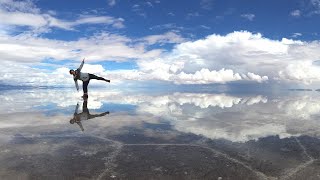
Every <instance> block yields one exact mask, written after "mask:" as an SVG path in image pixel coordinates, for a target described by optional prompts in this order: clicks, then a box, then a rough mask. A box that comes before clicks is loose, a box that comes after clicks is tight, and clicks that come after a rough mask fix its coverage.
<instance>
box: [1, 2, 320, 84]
mask: <svg viewBox="0 0 320 180" xmlns="http://www.w3.org/2000/svg"><path fill="white" fill-rule="evenodd" d="M319 17H320V0H280V1H276V0H268V1H267V0H264V1H248V0H242V1H239V0H188V1H185V0H176V1H172V0H171V1H169V0H146V1H137V0H130V1H129V0H90V1H89V0H77V1H75V0H70V1H62V0H55V1H49V0H27V1H17V0H0V19H1V21H0V60H1V64H0V76H1V77H2V78H1V80H0V83H1V84H10V85H32V86H73V84H74V83H73V80H72V77H71V76H70V75H69V74H68V71H69V69H76V68H77V67H78V66H79V65H80V62H81V60H82V59H83V58H85V65H84V68H83V70H82V71H83V72H89V73H94V74H97V75H99V76H103V77H105V78H107V79H111V84H112V85H113V86H121V85H125V84H126V85H127V84H162V85H163V84H167V85H169V84H170V85H211V84H225V85H228V84H232V83H240V84H257V85H261V84H267V85H268V86H272V85H279V86H288V87H289V86H299V87H318V86H319V85H320V67H319V66H320V54H319V52H318V51H319V48H320V42H319V38H320V33H319V32H318V31H319V29H320V24H319V23H317V22H319Z"/></svg>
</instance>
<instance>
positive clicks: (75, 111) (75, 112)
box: [74, 103, 79, 115]
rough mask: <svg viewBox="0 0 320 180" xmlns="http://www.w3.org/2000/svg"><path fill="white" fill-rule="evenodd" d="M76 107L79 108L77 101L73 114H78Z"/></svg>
mask: <svg viewBox="0 0 320 180" xmlns="http://www.w3.org/2000/svg"><path fill="white" fill-rule="evenodd" d="M78 109H79V103H77V106H76V109H75V110H74V114H75V115H76V114H78Z"/></svg>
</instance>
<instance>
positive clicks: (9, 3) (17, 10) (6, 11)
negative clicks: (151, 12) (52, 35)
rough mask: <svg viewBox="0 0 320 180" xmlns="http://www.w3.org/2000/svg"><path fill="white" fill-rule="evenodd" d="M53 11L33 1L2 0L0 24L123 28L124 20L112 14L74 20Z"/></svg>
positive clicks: (0, 2)
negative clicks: (42, 8) (64, 17)
mask: <svg viewBox="0 0 320 180" xmlns="http://www.w3.org/2000/svg"><path fill="white" fill-rule="evenodd" d="M51 12H52V11H48V13H43V12H41V11H40V9H38V8H37V7H36V6H35V5H34V4H33V2H32V1H25V2H23V1H13V0H2V1H0V19H1V21H0V24H1V25H6V26H27V27H30V28H34V29H39V28H52V27H56V28H61V29H64V30H74V27H75V26H78V25H81V24H106V25H110V26H112V27H114V28H123V27H124V24H123V22H124V20H123V19H122V18H114V17H110V16H87V17H85V16H82V17H81V16H80V17H79V18H78V19H75V20H73V21H70V20H64V19H58V18H55V17H53V16H54V14H53V13H51Z"/></svg>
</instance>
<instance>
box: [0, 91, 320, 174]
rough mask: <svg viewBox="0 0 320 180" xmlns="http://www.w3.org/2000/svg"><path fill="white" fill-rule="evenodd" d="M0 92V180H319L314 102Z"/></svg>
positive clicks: (296, 97)
mask: <svg viewBox="0 0 320 180" xmlns="http://www.w3.org/2000/svg"><path fill="white" fill-rule="evenodd" d="M90 94H91V96H90V97H89V98H88V100H83V99H81V98H80V95H79V94H75V93H74V92H73V91H71V90H70V91H69V90H25V91H22V90H11V91H1V92H0V102H1V103H0V161H1V163H0V177H1V179H112V178H114V179H305V178H306V177H307V179H320V161H319V158H320V140H319V137H320V126H319V121H320V120H319V119H320V118H319V117H320V103H319V102H320V94H319V93H318V92H289V91H288V92H285V93H279V94H272V95H261V94H252V95H248V94H245V95H237V94H222V93H221V94H213V93H182V92H175V93H162V94H161V93H158V94H156V93H153V94H148V93H132V92H131V93H130V92H120V91H102V90H94V91H92V92H91V93H90Z"/></svg>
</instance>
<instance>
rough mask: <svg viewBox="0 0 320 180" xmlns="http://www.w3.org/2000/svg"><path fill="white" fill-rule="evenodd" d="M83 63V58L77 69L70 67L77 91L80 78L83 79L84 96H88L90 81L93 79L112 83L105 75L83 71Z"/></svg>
mask: <svg viewBox="0 0 320 180" xmlns="http://www.w3.org/2000/svg"><path fill="white" fill-rule="evenodd" d="M83 64H84V59H83V60H82V62H81V64H80V66H79V68H78V69H76V70H73V69H70V70H69V73H70V74H71V75H73V80H74V82H75V85H76V88H77V91H79V85H78V80H81V81H82V89H83V96H82V97H84V98H87V97H88V85H89V82H90V80H91V79H96V80H101V81H106V82H108V83H110V80H108V79H105V78H103V77H99V76H96V75H94V74H90V73H84V72H81V69H82V67H83Z"/></svg>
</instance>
